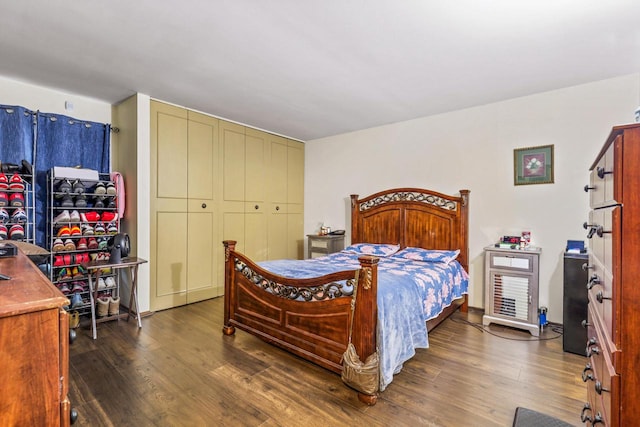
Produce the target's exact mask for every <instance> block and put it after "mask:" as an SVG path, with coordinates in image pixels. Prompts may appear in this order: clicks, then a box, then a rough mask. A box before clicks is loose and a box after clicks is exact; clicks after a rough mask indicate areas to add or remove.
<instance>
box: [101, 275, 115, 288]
mask: <svg viewBox="0 0 640 427" xmlns="http://www.w3.org/2000/svg"><path fill="white" fill-rule="evenodd" d="M104 283H105V285H106V286H108V287H110V288H114V287H115V286H116V280H115V279H114V278H113V276H109V277H107V278H106V279H104Z"/></svg>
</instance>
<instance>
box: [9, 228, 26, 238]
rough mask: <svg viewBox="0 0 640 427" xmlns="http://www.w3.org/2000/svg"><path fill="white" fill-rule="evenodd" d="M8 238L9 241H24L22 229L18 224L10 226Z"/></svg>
mask: <svg viewBox="0 0 640 427" xmlns="http://www.w3.org/2000/svg"><path fill="white" fill-rule="evenodd" d="M9 238H10V239H11V240H22V239H24V227H23V226H22V225H20V224H15V225H12V226H11V228H10V229H9Z"/></svg>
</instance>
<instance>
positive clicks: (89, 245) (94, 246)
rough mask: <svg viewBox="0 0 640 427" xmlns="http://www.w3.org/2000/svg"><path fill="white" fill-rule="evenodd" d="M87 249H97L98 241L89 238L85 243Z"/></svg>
mask: <svg viewBox="0 0 640 427" xmlns="http://www.w3.org/2000/svg"><path fill="white" fill-rule="evenodd" d="M87 248H89V249H98V241H97V240H96V238H95V237H89V240H88V242H87Z"/></svg>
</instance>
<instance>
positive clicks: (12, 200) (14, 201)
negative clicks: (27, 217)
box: [9, 193, 24, 208]
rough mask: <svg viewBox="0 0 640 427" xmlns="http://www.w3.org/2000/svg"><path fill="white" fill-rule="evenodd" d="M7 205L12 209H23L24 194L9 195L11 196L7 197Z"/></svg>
mask: <svg viewBox="0 0 640 427" xmlns="http://www.w3.org/2000/svg"><path fill="white" fill-rule="evenodd" d="M9 204H10V205H11V206H13V207H14V208H22V207H24V194H22V193H11V195H10V196H9Z"/></svg>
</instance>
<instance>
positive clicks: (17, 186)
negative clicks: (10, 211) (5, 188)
mask: <svg viewBox="0 0 640 427" xmlns="http://www.w3.org/2000/svg"><path fill="white" fill-rule="evenodd" d="M9 190H13V191H24V181H23V180H22V178H21V177H20V175H18V174H17V173H14V174H13V176H12V177H11V179H10V180H9Z"/></svg>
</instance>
